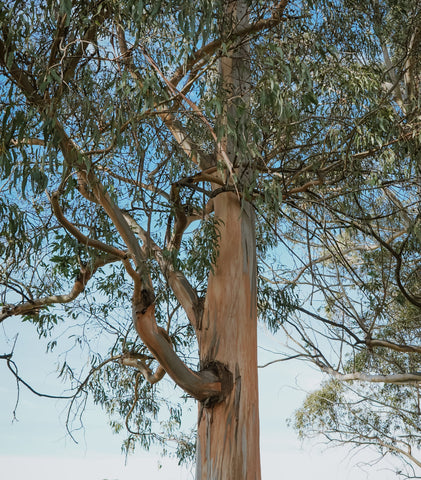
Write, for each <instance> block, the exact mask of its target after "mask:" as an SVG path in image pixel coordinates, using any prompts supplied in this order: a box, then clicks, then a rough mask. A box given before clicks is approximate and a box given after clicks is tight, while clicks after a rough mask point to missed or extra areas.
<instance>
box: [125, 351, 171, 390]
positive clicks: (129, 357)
mask: <svg viewBox="0 0 421 480" xmlns="http://www.w3.org/2000/svg"><path fill="white" fill-rule="evenodd" d="M144 357H145V356H144V355H141V356H139V355H136V354H134V353H130V352H127V353H124V354H123V355H122V356H121V359H120V360H119V362H120V363H121V364H122V365H125V366H128V367H134V368H136V369H137V370H139V372H140V373H141V374H142V375H143V376H144V377H145V379H146V380H147V381H148V382H149V383H150V384H151V385H153V384H155V383H157V382H159V381H160V380H161V379H162V378H163V377H164V375H165V370H164V368H162V366H161V365H158V367H157V368H156V370H155V372H152V370H151V368H150V367H148V365H147V364H146V362H145V359H144ZM149 358H151V357H149Z"/></svg>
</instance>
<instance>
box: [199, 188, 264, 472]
mask: <svg viewBox="0 0 421 480" xmlns="http://www.w3.org/2000/svg"><path fill="white" fill-rule="evenodd" d="M215 217H216V218H217V219H219V220H222V222H221V226H220V235H221V237H220V241H219V256H218V259H217V263H216V266H215V269H214V273H213V274H211V275H210V278H209V284H208V292H207V297H206V302H205V309H204V314H203V320H202V324H201V325H199V330H198V341H199V351H200V359H201V363H202V368H206V367H207V366H208V365H209V364H212V363H213V362H218V363H220V364H223V365H224V366H225V367H226V368H227V369H228V370H229V371H230V372H231V373H232V375H233V379H232V380H233V388H232V389H231V391H230V393H229V394H228V395H227V396H226V397H225V399H224V400H223V401H222V402H220V403H217V404H215V405H213V406H209V407H204V406H203V405H200V407H199V419H198V451H197V474H196V478H197V480H205V479H206V480H228V479H229V480H239V479H241V480H259V479H260V452H259V411H258V382H257V312H256V253H255V252H256V246H255V243H256V242H255V226H254V212H253V210H252V208H251V206H250V205H249V204H247V203H245V205H243V209H242V208H241V204H240V201H239V200H238V198H237V196H236V195H235V194H233V193H229V192H224V193H221V194H219V195H218V196H217V197H216V198H215Z"/></svg>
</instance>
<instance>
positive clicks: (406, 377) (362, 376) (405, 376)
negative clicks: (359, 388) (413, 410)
mask: <svg viewBox="0 0 421 480" xmlns="http://www.w3.org/2000/svg"><path fill="white" fill-rule="evenodd" d="M319 367H320V369H321V370H322V371H323V372H325V373H328V374H329V375H330V376H332V377H334V378H336V379H337V380H341V381H344V382H349V381H354V380H356V381H359V382H374V383H394V384H396V385H418V384H420V383H421V372H419V373H417V372H416V373H392V374H390V375H371V374H367V373H362V372H354V373H340V372H338V371H336V370H334V369H333V368H330V367H326V366H324V365H319Z"/></svg>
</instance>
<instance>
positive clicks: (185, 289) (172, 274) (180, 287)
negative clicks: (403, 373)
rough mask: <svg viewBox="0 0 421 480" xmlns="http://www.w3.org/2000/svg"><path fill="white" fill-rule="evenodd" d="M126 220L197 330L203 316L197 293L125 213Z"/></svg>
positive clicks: (148, 236) (146, 234)
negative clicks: (151, 256)
mask: <svg viewBox="0 0 421 480" xmlns="http://www.w3.org/2000/svg"><path fill="white" fill-rule="evenodd" d="M124 218H125V219H126V221H127V222H128V223H129V225H130V228H131V229H132V230H133V232H134V233H136V235H138V236H139V238H140V239H141V240H142V242H143V243H144V245H149V247H150V248H151V249H152V252H153V254H154V257H155V260H156V261H157V262H158V265H159V267H160V269H161V272H162V273H163V275H164V277H165V279H166V280H167V282H168V285H169V286H170V288H171V290H172V291H173V292H174V295H175V296H176V298H177V300H178V301H179V302H180V305H181V306H182V307H183V309H184V311H185V312H186V315H187V318H188V319H189V321H190V323H191V324H192V325H193V327H194V328H197V325H198V324H199V322H200V318H201V315H202V308H201V305H200V300H199V298H198V296H197V293H196V291H195V290H194V289H193V287H192V286H191V285H190V283H189V281H188V280H187V278H186V277H185V276H184V275H183V273H182V272H179V271H176V270H175V269H174V266H173V264H172V262H171V260H169V259H167V258H165V256H164V254H163V252H162V250H161V248H160V247H159V246H158V245H157V244H156V243H155V242H154V241H153V240H152V238H151V237H150V235H148V233H147V232H146V231H145V230H144V229H143V228H142V227H141V226H140V225H139V224H138V223H137V222H136V221H135V220H134V219H133V218H132V217H130V215H128V214H127V213H124Z"/></svg>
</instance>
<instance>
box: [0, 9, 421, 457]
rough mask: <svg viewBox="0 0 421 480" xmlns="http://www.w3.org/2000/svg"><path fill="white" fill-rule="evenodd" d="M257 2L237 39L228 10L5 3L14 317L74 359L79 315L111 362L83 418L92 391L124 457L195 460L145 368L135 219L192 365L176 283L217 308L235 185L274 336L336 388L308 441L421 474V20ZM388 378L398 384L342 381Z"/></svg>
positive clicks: (3, 230) (167, 321)
mask: <svg viewBox="0 0 421 480" xmlns="http://www.w3.org/2000/svg"><path fill="white" fill-rule="evenodd" d="M246 4H247V10H248V15H249V22H250V25H251V27H250V28H248V29H247V28H246V29H245V30H244V31H242V30H241V26H238V25H237V26H235V28H234V29H233V30H232V31H230V32H229V33H227V31H226V29H224V18H225V16H224V15H225V13H224V12H225V10H224V2H219V1H215V0H199V1H196V2H185V1H181V0H179V1H173V0H172V1H165V0H162V1H159V2H148V1H134V0H129V1H126V2H116V1H112V0H97V1H92V2H82V1H79V0H74V1H69V0H62V1H58V0H57V1H56V0H49V1H47V2H40V1H37V0H31V1H23V0H14V1H2V2H0V23H1V26H2V29H1V34H0V91H1V109H0V124H1V125H2V126H1V129H0V181H1V184H0V191H1V192H2V196H1V198H0V254H1V258H2V260H3V262H2V265H1V266H0V284H1V286H2V290H1V292H0V301H1V305H2V307H3V310H2V313H1V314H0V322H4V324H6V322H5V320H6V319H7V318H8V317H11V316H13V315H20V316H22V318H23V320H25V321H29V322H32V323H33V324H34V327H35V328H36V329H37V330H38V332H39V334H40V335H44V336H48V337H49V336H51V338H52V340H51V342H52V343H51V350H54V351H57V349H59V348H60V339H59V338H56V336H57V337H60V333H61V332H62V328H63V326H62V323H63V322H64V321H65V320H66V319H67V318H72V319H74V320H75V319H76V318H78V319H79V321H81V322H82V323H83V325H82V326H81V331H80V332H78V333H77V334H75V338H76V339H77V341H75V344H76V345H79V346H81V347H83V348H85V349H86V350H85V351H87V352H89V353H88V356H90V363H89V368H88V371H83V374H84V375H86V379H85V380H80V379H81V378H84V377H83V375H82V376H81V375H79V374H76V373H75V372H74V369H75V368H76V367H73V366H71V365H69V364H67V363H64V364H63V365H62V367H63V368H62V373H63V376H64V373H65V372H67V373H68V374H69V376H68V377H67V378H68V381H69V382H70V384H71V386H72V387H73V388H74V391H75V398H74V401H73V403H72V408H74V409H76V410H75V411H76V412H78V410H77V408H78V407H77V405H78V400H80V399H81V398H84V397H83V396H84V394H88V393H89V394H91V395H92V396H93V398H94V400H95V402H97V403H98V404H100V405H101V406H102V407H104V408H105V409H106V410H107V412H108V413H109V414H110V417H111V423H112V427H113V428H114V429H115V430H120V429H122V428H127V430H128V440H127V442H126V444H125V448H126V449H127V450H130V449H131V448H132V446H133V443H134V441H135V439H138V440H139V441H140V443H141V445H142V446H143V447H146V448H147V447H149V445H150V444H151V442H158V443H161V444H164V443H165V442H164V440H165V439H168V438H171V439H172V440H175V441H176V445H177V446H176V447H175V450H176V454H177V455H179V456H180V458H182V459H184V458H187V457H188V456H190V455H191V454H192V452H193V447H192V441H191V439H190V437H189V436H186V434H185V433H183V429H182V428H180V427H181V426H182V410H183V408H182V407H184V399H181V400H180V399H178V398H177V399H176V400H175V401H174V402H170V401H169V400H167V399H166V396H165V395H164V393H162V391H165V388H164V387H162V385H161V383H159V384H158V383H157V384H154V385H153V386H151V385H149V384H148V383H147V382H146V381H145V380H144V379H143V377H142V376H141V375H140V373H139V371H138V370H136V368H133V365H131V366H130V365H128V361H127V359H129V360H133V359H138V360H140V361H141V362H142V365H144V366H145V368H146V367H147V368H148V369H149V370H150V371H151V372H153V371H156V369H157V368H158V366H157V362H156V360H155V359H154V358H153V357H152V356H151V354H150V353H149V351H148V350H147V348H146V346H145V345H144V344H143V343H142V342H141V340H140V339H139V337H138V336H137V334H136V333H135V331H134V328H133V325H132V321H131V315H132V313H131V311H130V309H131V305H130V302H131V301H132V300H131V299H132V293H133V290H134V287H133V284H134V282H135V280H134V279H133V272H132V271H131V270H130V267H128V266H127V257H126V256H125V255H126V253H127V251H128V250H130V248H134V250H136V249H135V247H133V245H132V243H130V242H128V241H126V240H125V237H124V235H123V234H122V227H121V225H122V223H121V221H120V220H119V219H120V216H119V215H121V217H124V218H129V217H130V218H131V219H132V220H133V222H134V223H135V224H136V225H137V228H138V232H140V233H139V236H140V237H141V241H140V242H139V247H138V249H139V250H138V252H140V253H138V255H139V258H140V257H142V259H143V260H142V262H141V263H142V265H141V268H140V267H139V265H135V267H136V268H137V269H138V270H137V271H136V272H135V273H137V274H139V275H143V277H142V278H143V280H145V278H147V279H148V282H150V284H151V285H153V291H154V306H155V313H156V320H157V324H158V326H159V327H161V328H163V329H164V330H165V331H166V332H167V333H168V335H169V338H170V341H171V344H172V346H173V348H174V350H175V351H176V353H177V354H178V355H179V357H180V358H182V359H183V361H184V362H185V363H186V364H187V365H188V366H190V367H192V368H194V367H195V366H197V363H198V356H197V344H196V338H195V335H194V330H193V328H192V325H191V323H190V322H189V319H188V318H187V316H186V314H185V313H184V312H183V309H182V308H180V301H179V298H178V297H177V295H176V294H175V293H174V290H173V287H172V286H171V284H170V280H169V274H170V273H175V276H176V277H177V278H178V279H180V278H182V279H183V281H185V283H183V285H184V284H186V283H188V284H189V285H190V286H191V290H189V291H190V292H193V293H194V295H197V298H198V302H197V304H198V305H201V304H202V303H203V301H204V298H205V295H206V288H207V279H208V276H209V274H210V273H212V271H213V267H214V265H215V262H216V261H217V258H218V241H219V233H218V232H219V230H218V229H219V228H220V227H221V226H220V225H219V224H218V219H215V217H214V215H213V207H212V202H213V199H214V198H215V196H216V195H217V194H218V193H219V192H220V191H226V190H230V191H233V192H235V193H236V194H237V195H238V196H239V198H241V200H242V201H243V202H250V203H251V204H252V206H253V208H254V211H255V213H256V235H257V253H258V266H257V272H258V308H259V318H260V320H261V321H262V322H266V324H267V325H268V326H269V327H270V329H271V330H272V331H273V332H277V333H278V334H279V335H285V337H284V338H288V343H289V345H294V347H293V353H294V354H296V355H300V356H302V357H303V358H305V359H306V360H308V361H310V362H313V363H315V364H316V365H317V366H318V367H319V368H320V369H321V370H322V371H324V372H326V373H328V374H330V375H332V376H333V377H334V379H333V380H329V381H327V382H326V383H325V385H324V386H323V387H322V388H321V390H320V391H318V392H316V393H313V394H311V396H310V397H308V399H307V401H306V403H305V405H304V406H303V408H302V410H300V411H299V412H298V413H297V421H296V426H297V428H298V430H299V431H300V433H302V434H305V433H306V432H307V431H309V430H310V431H317V432H319V431H320V432H322V433H324V434H325V435H327V436H328V437H329V438H333V437H335V435H337V436H336V438H337V439H338V440H339V441H340V442H342V441H346V442H353V441H355V442H356V443H357V444H363V443H364V442H367V441H369V443H373V444H376V445H378V446H379V448H380V450H381V451H382V452H392V453H394V454H401V455H404V456H405V455H406V457H407V458H409V457H408V455H407V453H405V452H406V451H407V450H408V448H409V447H408V448H406V447H405V448H406V450H405V448H403V449H402V450H405V452H404V453H403V452H402V451H400V450H398V449H397V448H395V447H396V445H395V444H394V443H393V439H396V438H397V437H398V436H399V435H400V436H402V438H404V440H402V441H403V442H405V445H406V446H408V445H409V446H411V445H412V446H415V447H416V446H418V442H419V439H418V430H419V422H418V419H417V417H416V416H414V415H413V414H412V413H410V412H411V411H412V410H411V409H412V406H413V405H415V404H416V405H418V404H417V403H415V399H416V398H417V396H418V387H416V386H413V385H412V384H411V383H409V384H408V382H416V385H418V384H419V381H420V379H421V377H420V375H419V373H418V372H419V371H420V368H419V354H420V353H421V352H420V348H419V346H418V343H419V328H418V326H417V323H418V319H419V315H420V313H419V312H420V308H421V300H420V298H421V295H420V294H419V251H420V243H421V234H420V203H419V193H420V187H421V184H420V155H421V153H420V152H421V147H420V141H421V130H420V118H421V117H420V115H421V112H420V106H421V96H420V80H421V72H420V65H421V61H420V60H421V59H420V51H421V49H420V45H421V10H420V8H421V7H420V6H419V2H417V1H415V0H397V1H393V2H392V1H388V0H371V1H369V0H365V1H362V2H361V1H356V0H315V1H311V2H305V1H303V2H301V1H299V0H298V1H296V2H294V1H291V2H280V4H279V5H278V10H277V9H276V8H275V7H274V5H273V4H272V2H265V1H262V2H260V1H259V2H257V1H256V2H251V1H250V2H246ZM238 32H242V33H238ZM243 44H247V48H248V54H247V55H248V62H249V65H248V66H249V74H248V78H247V82H245V83H244V84H246V85H247V87H246V88H245V91H241V94H239V95H237V96H236V95H232V96H233V97H234V98H231V97H230V95H231V94H232V92H231V91H230V88H229V87H227V85H224V83H223V81H222V80H221V75H220V71H219V67H218V65H219V62H220V60H221V58H225V56H226V55H228V54H229V52H231V51H232V49H233V48H240V47H239V46H241V45H243ZM243 88H244V85H243ZM225 147H226V148H228V150H229V153H230V158H232V159H234V160H233V163H232V165H229V164H228V163H227V161H226V159H225V157H224V156H223V155H222V153H224V148H225ZM230 149H231V150H230ZM221 152H222V153H221ZM104 205H108V206H109V205H112V206H111V207H109V209H108V210H107V208H105V207H104ZM115 212H118V214H116V213H115ZM136 248H137V247H136ZM125 262H126V263H125ZM132 270H135V269H133V266H132ZM148 282H146V283H148ZM63 292H64V293H63ZM66 292H68V293H66ZM57 305H58V306H57ZM56 332H57V333H56ZM97 338H101V341H100V342H98V343H97V342H95V341H94V340H95V339H97ZM96 345H98V346H96ZM332 345H333V346H332ZM125 361H126V364H125V363H124V362H125ZM375 375H383V376H384V378H383V380H384V381H386V383H384V384H382V385H381V386H377V384H376V386H372V385H373V384H372V383H368V384H366V385H365V384H364V385H359V384H358V385H357V384H352V386H349V387H346V386H344V385H343V384H341V383H339V382H340V381H341V380H347V379H354V380H359V379H364V380H366V381H368V382H371V380H373V378H374V376H375ZM405 375H407V376H406V377H405ZM403 376H404V377H403ZM363 377H364V378H363ZM402 383H403V385H402ZM408 385H409V386H408ZM161 389H163V390H162V391H161ZM399 398H402V399H404V401H402V402H403V403H399V401H398V399H399ZM357 399H358V400H357ZM361 399H362V400H363V401H362V402H361V401H360V400H361ZM82 405H83V403H82ZM373 405H376V407H375V408H373ZM69 418H71V416H70V417H69ZM345 420H346V425H348V426H349V427H351V426H352V430H351V428H350V429H349V430H346V431H345V430H343V431H342V430H340V428H342V427H340V424H341V422H342V421H345ZM368 439H369V440H368ZM387 439H389V440H390V442H389V441H388V440H387ZM394 445H395V447H394ZM399 448H400V447H399ZM410 460H411V461H414V460H413V459H412V458H410Z"/></svg>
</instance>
